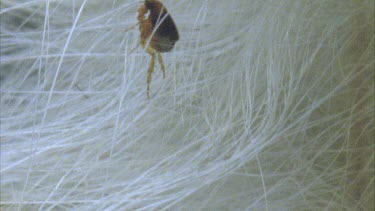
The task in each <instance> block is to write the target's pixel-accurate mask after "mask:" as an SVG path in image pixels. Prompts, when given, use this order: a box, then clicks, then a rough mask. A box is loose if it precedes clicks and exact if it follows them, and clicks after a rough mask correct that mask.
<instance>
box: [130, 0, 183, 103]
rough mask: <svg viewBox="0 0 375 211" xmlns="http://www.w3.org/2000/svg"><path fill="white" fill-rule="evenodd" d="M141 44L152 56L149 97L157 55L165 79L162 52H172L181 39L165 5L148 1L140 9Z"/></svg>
mask: <svg viewBox="0 0 375 211" xmlns="http://www.w3.org/2000/svg"><path fill="white" fill-rule="evenodd" d="M137 18H138V21H139V31H140V33H141V34H140V44H141V46H142V48H144V49H145V50H146V52H147V53H149V54H150V55H151V62H150V65H149V68H148V76H147V96H149V91H150V82H151V75H152V72H153V70H154V64H155V54H157V55H158V59H159V62H160V65H161V69H162V71H163V77H165V68H164V63H163V59H162V57H161V52H168V51H171V50H172V49H173V47H174V44H175V43H176V42H177V40H178V39H179V35H178V31H177V27H176V25H175V23H174V21H173V19H172V17H171V16H170V15H169V13H168V11H167V10H166V8H165V7H164V5H163V4H162V3H161V2H159V1H158V0H146V1H145V2H144V3H142V4H141V5H140V7H139V8H138V17H137Z"/></svg>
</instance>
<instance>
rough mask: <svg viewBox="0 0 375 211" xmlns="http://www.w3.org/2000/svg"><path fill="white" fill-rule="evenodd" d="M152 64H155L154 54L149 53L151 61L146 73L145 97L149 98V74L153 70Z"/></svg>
mask: <svg viewBox="0 0 375 211" xmlns="http://www.w3.org/2000/svg"><path fill="white" fill-rule="evenodd" d="M154 65H155V54H151V62H150V65H149V66H148V71H147V72H148V74H147V98H148V99H150V82H151V75H152V72H153V71H154Z"/></svg>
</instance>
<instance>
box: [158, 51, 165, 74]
mask: <svg viewBox="0 0 375 211" xmlns="http://www.w3.org/2000/svg"><path fill="white" fill-rule="evenodd" d="M158 59H159V63H160V66H161V70H162V71H163V78H165V67H164V62H163V58H162V57H161V53H160V52H159V51H158Z"/></svg>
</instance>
